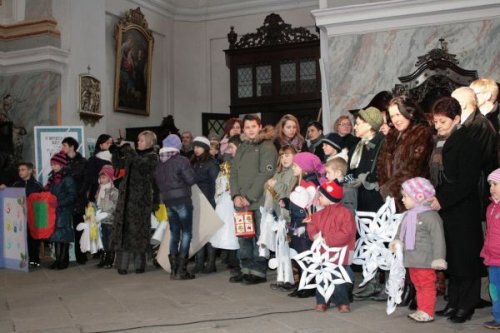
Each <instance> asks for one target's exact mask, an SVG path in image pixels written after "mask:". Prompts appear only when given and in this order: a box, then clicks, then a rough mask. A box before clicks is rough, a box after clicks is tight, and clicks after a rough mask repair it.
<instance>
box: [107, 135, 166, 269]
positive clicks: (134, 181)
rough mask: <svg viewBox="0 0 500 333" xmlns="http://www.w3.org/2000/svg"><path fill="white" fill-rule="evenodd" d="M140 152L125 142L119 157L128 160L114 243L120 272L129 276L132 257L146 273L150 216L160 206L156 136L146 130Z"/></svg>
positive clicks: (116, 219)
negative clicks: (157, 181) (156, 180)
mask: <svg viewBox="0 0 500 333" xmlns="http://www.w3.org/2000/svg"><path fill="white" fill-rule="evenodd" d="M137 139H138V141H137V151H135V150H134V149H133V148H132V147H130V145H129V144H128V143H126V142H125V141H122V142H121V144H120V147H119V150H118V151H117V152H116V153H117V154H118V155H121V156H123V158H124V160H125V176H124V179H123V181H122V182H121V184H120V194H119V196H118V203H117V205H116V210H115V219H114V224H113V233H112V244H113V247H114V249H115V251H116V254H117V263H118V264H117V265H118V267H117V268H118V273H119V274H121V275H123V274H127V273H128V271H127V269H128V265H129V260H130V257H131V256H133V257H134V266H135V272H136V273H144V271H145V268H146V252H147V250H148V249H149V241H150V238H151V234H150V233H151V213H152V212H154V211H156V209H157V208H158V205H159V195H158V189H157V187H156V183H155V179H154V175H153V172H154V170H155V167H156V164H157V162H158V154H156V152H155V150H154V145H155V144H156V135H155V134H154V133H153V132H151V131H143V132H141V133H139V135H138V137H137Z"/></svg>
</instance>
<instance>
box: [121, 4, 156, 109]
mask: <svg viewBox="0 0 500 333" xmlns="http://www.w3.org/2000/svg"><path fill="white" fill-rule="evenodd" d="M115 40H116V60H115V92H114V109H115V111H118V112H127V113H133V114H138V115H143V116H149V105H150V97H151V66H152V56H153V44H154V39H153V32H152V31H151V30H150V29H148V23H147V22H146V20H145V18H144V14H143V13H142V12H141V9H140V8H139V7H137V8H136V9H130V10H129V11H128V12H127V13H126V14H125V16H124V17H122V18H121V19H120V21H119V22H118V23H117V24H116V25H115Z"/></svg>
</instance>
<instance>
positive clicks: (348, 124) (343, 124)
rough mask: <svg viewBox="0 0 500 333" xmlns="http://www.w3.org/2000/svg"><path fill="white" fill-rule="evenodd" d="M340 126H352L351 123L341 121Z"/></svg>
mask: <svg viewBox="0 0 500 333" xmlns="http://www.w3.org/2000/svg"><path fill="white" fill-rule="evenodd" d="M339 126H342V127H351V126H352V125H351V123H340V124H339Z"/></svg>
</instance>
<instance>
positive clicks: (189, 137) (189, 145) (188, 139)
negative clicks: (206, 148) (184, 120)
mask: <svg viewBox="0 0 500 333" xmlns="http://www.w3.org/2000/svg"><path fill="white" fill-rule="evenodd" d="M181 142H182V147H181V155H182V156H185V157H187V158H188V159H190V158H191V156H193V134H192V133H191V132H189V131H185V132H182V133H181Z"/></svg>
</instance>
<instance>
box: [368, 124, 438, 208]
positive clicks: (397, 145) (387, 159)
mask: <svg viewBox="0 0 500 333" xmlns="http://www.w3.org/2000/svg"><path fill="white" fill-rule="evenodd" d="M432 148H433V138H432V132H431V129H430V127H428V126H426V125H422V124H416V125H411V124H410V127H408V129H406V131H404V132H403V133H399V132H398V131H397V130H395V129H393V130H392V131H390V132H389V133H388V134H387V137H386V139H385V141H384V143H383V146H382V148H381V150H380V153H379V156H378V160H377V176H378V182H379V186H380V194H381V195H382V197H383V198H384V199H385V197H387V196H388V195H390V196H391V197H393V198H394V199H395V200H396V208H397V211H398V212H402V211H404V210H405V207H404V205H403V203H402V202H401V184H402V183H403V182H404V181H405V180H408V179H410V178H413V177H424V178H428V177H429V158H430V156H431V153H432Z"/></svg>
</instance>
